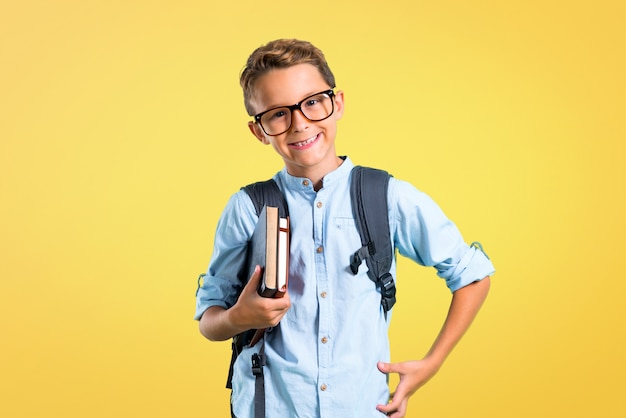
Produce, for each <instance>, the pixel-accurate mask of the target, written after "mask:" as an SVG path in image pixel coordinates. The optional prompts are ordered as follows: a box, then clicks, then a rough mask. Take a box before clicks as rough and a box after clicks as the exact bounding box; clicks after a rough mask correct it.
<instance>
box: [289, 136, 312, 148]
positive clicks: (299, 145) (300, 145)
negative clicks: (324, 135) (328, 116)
mask: <svg viewBox="0 0 626 418" xmlns="http://www.w3.org/2000/svg"><path fill="white" fill-rule="evenodd" d="M315 138H317V135H315V136H314V137H311V138H309V139H307V140H305V141H302V142H296V143H294V144H293V145H295V146H296V147H303V146H305V145H308V144H310V143H311V142H313V141H315Z"/></svg>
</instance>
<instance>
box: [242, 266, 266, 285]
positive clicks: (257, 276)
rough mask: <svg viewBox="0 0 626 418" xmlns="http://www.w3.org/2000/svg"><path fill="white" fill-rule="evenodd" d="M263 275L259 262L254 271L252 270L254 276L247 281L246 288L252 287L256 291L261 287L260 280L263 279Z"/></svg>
mask: <svg viewBox="0 0 626 418" xmlns="http://www.w3.org/2000/svg"><path fill="white" fill-rule="evenodd" d="M262 276H263V269H262V268H261V266H259V265H258V264H257V265H256V266H255V267H254V271H253V272H252V276H250V279H249V280H248V283H246V286H245V287H246V289H248V288H252V289H254V291H256V289H257V288H258V287H259V282H260V281H261V277H262Z"/></svg>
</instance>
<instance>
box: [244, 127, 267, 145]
mask: <svg viewBox="0 0 626 418" xmlns="http://www.w3.org/2000/svg"><path fill="white" fill-rule="evenodd" d="M248 129H250V132H252V135H254V136H255V137H256V139H258V140H259V141H261V142H262V143H264V144H265V145H268V144H269V143H270V142H269V141H268V140H267V137H266V136H265V132H263V129H261V127H260V126H259V124H258V123H254V122H252V121H250V122H248Z"/></svg>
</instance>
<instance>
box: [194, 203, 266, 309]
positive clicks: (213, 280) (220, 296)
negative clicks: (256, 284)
mask: <svg viewBox="0 0 626 418" xmlns="http://www.w3.org/2000/svg"><path fill="white" fill-rule="evenodd" d="M256 219H257V216H256V213H255V211H254V207H253V205H252V201H251V200H250V198H249V197H248V196H247V195H246V194H245V193H244V192H241V191H239V192H237V193H235V194H234V195H233V196H231V198H230V199H229V201H228V203H227V204H226V207H225V209H224V211H223V212H222V215H221V217H220V219H219V221H218V223H217V228H216V230H215V239H214V245H213V254H212V256H211V261H210V263H209V268H208V270H207V273H206V275H205V276H204V280H203V283H202V284H201V285H200V286H199V287H198V292H197V295H196V312H195V315H194V319H196V320H199V319H200V318H201V317H202V314H203V313H204V311H206V310H207V309H208V308H210V307H211V306H221V307H223V308H225V309H228V308H230V307H231V306H233V305H234V304H235V302H236V301H237V298H238V296H239V293H240V292H241V287H242V285H243V280H245V279H246V278H245V277H242V274H243V267H244V263H245V260H246V251H247V242H248V240H249V239H250V236H251V235H252V232H253V231H254V225H255V224H256Z"/></svg>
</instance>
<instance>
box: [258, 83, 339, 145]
mask: <svg viewBox="0 0 626 418" xmlns="http://www.w3.org/2000/svg"><path fill="white" fill-rule="evenodd" d="M320 94H326V95H328V97H330V103H331V106H332V108H331V110H330V113H329V114H328V116H326V117H325V118H322V119H310V118H309V117H307V116H306V115H305V114H304V112H303V111H302V103H304V102H306V101H307V100H309V99H310V98H311V97H315V96H319V95H320ZM334 97H335V92H334V91H333V89H328V90H324V91H320V92H319V93H315V94H312V95H310V96H307V97H305V98H304V99H302V100H300V101H299V102H298V103H296V104H294V105H291V106H277V107H273V108H271V109H267V110H266V111H264V112H261V113H258V114H256V115H254V122H255V123H258V124H259V126H260V127H261V129H263V132H265V135H268V136H278V135H282V134H284V133H285V132H287V131H288V130H289V129H290V128H291V124H292V123H293V111H294V110H299V111H300V113H302V116H304V117H305V118H307V119H308V120H310V121H311V122H319V121H322V120H325V119H328V118H329V117H331V116H332V114H333V113H335V101H334V100H333V98H334ZM276 109H289V112H291V113H290V115H289V116H290V118H289V126H288V127H287V129H285V130H284V131H282V132H280V133H277V134H268V133H267V131H266V130H265V127H264V126H263V124H262V123H261V118H262V117H263V115H264V114H266V113H268V112H271V111H272V110H276Z"/></svg>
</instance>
